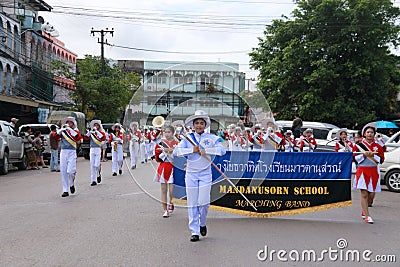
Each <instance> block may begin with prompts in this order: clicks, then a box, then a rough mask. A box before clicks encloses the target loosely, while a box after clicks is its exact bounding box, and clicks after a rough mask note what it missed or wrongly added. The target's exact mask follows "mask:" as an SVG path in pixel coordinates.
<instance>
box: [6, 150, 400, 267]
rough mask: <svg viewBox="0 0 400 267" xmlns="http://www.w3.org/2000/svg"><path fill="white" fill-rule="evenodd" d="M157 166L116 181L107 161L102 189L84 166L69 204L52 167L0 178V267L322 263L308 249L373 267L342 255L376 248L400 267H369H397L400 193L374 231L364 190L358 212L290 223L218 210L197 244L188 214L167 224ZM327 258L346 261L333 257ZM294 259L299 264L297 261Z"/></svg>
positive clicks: (384, 206) (387, 197) (384, 207)
mask: <svg viewBox="0 0 400 267" xmlns="http://www.w3.org/2000/svg"><path fill="white" fill-rule="evenodd" d="M155 166H156V164H155V163H153V162H151V163H146V164H140V165H139V166H138V168H137V169H136V170H133V171H132V173H133V176H131V175H130V173H129V172H128V169H127V167H126V166H124V172H123V174H122V175H120V176H117V177H113V176H111V162H110V161H109V162H106V163H103V182H102V183H101V184H100V185H98V186H95V187H91V186H90V178H89V161H87V160H84V159H83V158H78V174H77V180H76V188H77V192H76V193H75V195H73V196H70V197H67V198H61V197H60V195H61V193H62V192H61V178H60V174H59V173H51V172H50V171H49V169H41V170H31V171H12V172H10V173H9V174H8V175H6V176H0V266H188V265H191V266H222V265H229V266H298V265H301V266H314V265H317V264H318V263H316V262H310V261H307V260H306V261H301V255H302V253H303V252H304V251H305V250H315V251H316V255H317V256H318V257H320V255H321V254H322V255H323V257H324V258H323V260H322V262H321V263H322V264H323V265H324V266H353V265H357V266H365V264H366V262H365V260H363V259H362V258H361V259H360V262H358V263H357V262H354V261H350V262H346V261H345V257H343V260H340V253H339V252H340V251H341V253H346V251H347V250H357V251H359V252H360V253H361V254H360V255H361V257H362V253H363V252H364V251H365V250H370V251H371V253H372V254H368V253H367V254H368V255H367V257H369V258H371V259H374V257H375V256H376V255H395V256H396V260H397V263H379V264H378V263H377V262H371V263H369V264H368V265H370V266H377V265H379V266H399V261H400V258H399V257H400V253H399V244H400V235H399V231H398V229H399V225H400V217H399V216H398V214H399V212H398V207H399V204H398V203H399V198H400V194H396V193H392V192H388V191H383V192H382V193H380V194H378V195H377V198H376V201H375V204H374V207H373V208H371V214H372V216H373V218H374V220H375V224H373V225H369V224H366V223H364V222H362V221H361V218H360V204H359V192H357V191H354V192H353V205H352V206H350V207H345V208H340V209H332V210H327V211H320V212H316V213H307V214H301V215H293V216H288V217H274V218H267V219H265V218H253V217H252V218H249V217H242V216H239V215H233V214H229V213H224V212H219V211H213V210H211V211H210V212H209V216H208V223H207V224H208V230H209V231H208V235H207V237H205V238H202V239H201V241H200V242H197V243H191V242H189V238H190V232H189V230H188V228H187V211H186V209H185V208H183V207H181V208H179V207H177V208H176V209H175V212H174V213H173V215H172V216H171V217H170V218H167V219H165V218H162V207H161V204H160V203H159V201H158V198H159V194H160V189H159V185H158V184H156V183H154V182H153V176H154V167H155ZM135 181H136V182H138V183H139V184H140V186H138V184H137V183H136V182H135ZM384 188H385V187H384ZM339 239H345V240H342V243H341V245H342V244H344V241H346V243H347V246H346V248H343V249H338V244H337V241H338V240H339ZM266 246H267V247H268V253H267V255H268V257H267V258H266V257H265V253H264V251H265V247H266ZM330 248H331V249H330ZM260 250H261V251H260ZM271 250H275V251H278V250H285V251H286V252H287V253H286V254H284V252H280V253H282V254H280V255H281V259H282V260H284V258H286V259H287V262H283V261H282V260H279V259H278V256H277V253H275V254H272V258H271V257H270V253H271ZM323 250H327V251H329V250H331V251H332V250H337V251H338V253H337V254H331V257H329V254H328V253H325V254H324V253H323ZM296 251H297V252H298V253H299V254H300V260H299V261H294V260H293V259H294V257H295V256H296V254H295V252H296ZM289 253H291V254H290V255H291V258H289ZM257 255H258V256H257ZM335 255H338V257H339V258H338V259H336V260H334V258H335ZM343 255H344V254H343ZM263 257H264V258H266V259H265V260H264V261H261V260H259V258H260V259H262V258H263ZM318 257H317V258H318ZM321 263H319V264H321Z"/></svg>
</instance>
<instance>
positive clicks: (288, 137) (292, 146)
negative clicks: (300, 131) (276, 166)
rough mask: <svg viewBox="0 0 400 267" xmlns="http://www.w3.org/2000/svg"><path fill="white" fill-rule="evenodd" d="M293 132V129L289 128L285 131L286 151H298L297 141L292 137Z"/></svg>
mask: <svg viewBox="0 0 400 267" xmlns="http://www.w3.org/2000/svg"><path fill="white" fill-rule="evenodd" d="M292 134H293V132H292V131H291V130H287V131H286V132H285V145H284V148H285V152H295V151H297V150H296V149H297V147H296V141H295V140H294V139H293V138H292Z"/></svg>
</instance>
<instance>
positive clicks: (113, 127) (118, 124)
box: [111, 122, 123, 131]
mask: <svg viewBox="0 0 400 267" xmlns="http://www.w3.org/2000/svg"><path fill="white" fill-rule="evenodd" d="M117 126H118V127H119V129H120V130H121V131H122V130H123V128H122V125H121V124H120V123H119V122H117V123H116V124H114V125H113V126H112V127H111V129H112V130H113V131H115V127H117Z"/></svg>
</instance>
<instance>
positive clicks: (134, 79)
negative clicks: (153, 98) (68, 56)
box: [73, 55, 140, 122]
mask: <svg viewBox="0 0 400 267" xmlns="http://www.w3.org/2000/svg"><path fill="white" fill-rule="evenodd" d="M77 70H78V74H77V79H76V87H77V89H76V91H74V93H73V99H74V100H75V102H76V103H77V105H78V106H79V109H80V110H81V111H82V112H84V113H85V114H87V109H88V107H94V110H95V115H94V118H96V119H100V120H102V121H103V122H115V121H117V120H119V118H120V117H121V114H122V112H123V111H124V110H125V108H126V106H127V105H128V103H129V101H130V99H131V97H132V96H133V94H134V93H135V91H136V90H137V88H138V87H139V86H140V76H139V75H138V74H136V73H127V74H126V73H124V72H123V71H122V70H121V69H120V68H119V66H116V65H114V66H110V65H109V63H108V62H107V61H106V76H104V77H102V75H101V60H100V57H98V56H90V55H86V56H85V58H84V59H82V60H78V61H77Z"/></svg>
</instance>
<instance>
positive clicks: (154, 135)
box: [149, 127, 158, 159]
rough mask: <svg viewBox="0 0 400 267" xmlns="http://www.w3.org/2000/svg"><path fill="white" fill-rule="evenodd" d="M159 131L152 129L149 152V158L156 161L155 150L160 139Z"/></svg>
mask: <svg viewBox="0 0 400 267" xmlns="http://www.w3.org/2000/svg"><path fill="white" fill-rule="evenodd" d="M157 131H158V130H156V129H154V128H152V127H150V139H151V142H150V151H149V156H150V159H154V148H155V147H156V144H157V138H158V132H157Z"/></svg>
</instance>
